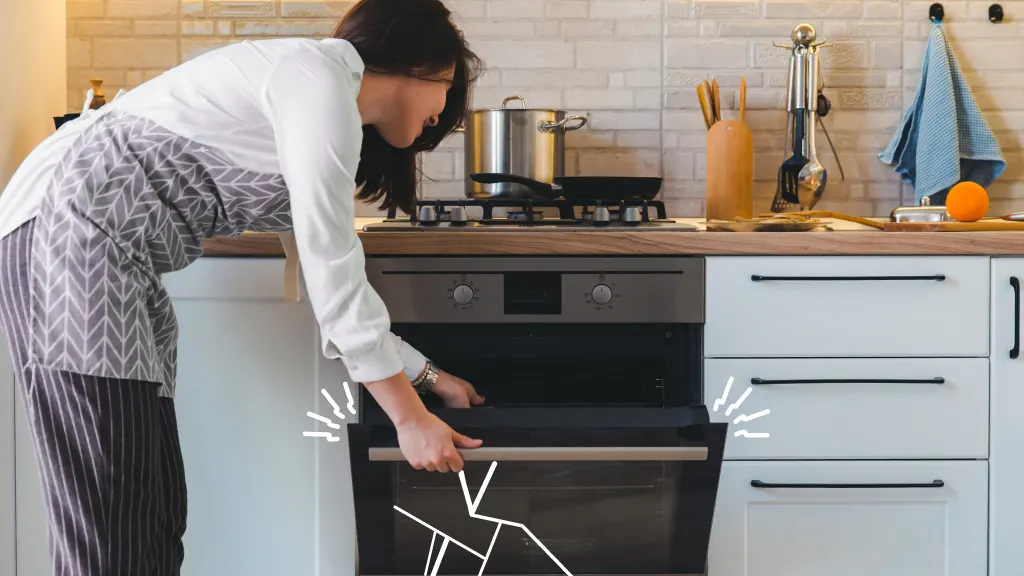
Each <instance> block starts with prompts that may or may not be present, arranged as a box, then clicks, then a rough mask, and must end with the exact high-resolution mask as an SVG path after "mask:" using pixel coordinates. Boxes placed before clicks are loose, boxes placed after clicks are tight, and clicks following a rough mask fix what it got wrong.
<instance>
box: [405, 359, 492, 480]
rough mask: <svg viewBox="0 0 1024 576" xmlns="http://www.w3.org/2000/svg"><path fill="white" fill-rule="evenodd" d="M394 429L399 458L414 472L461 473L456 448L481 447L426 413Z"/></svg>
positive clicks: (479, 442)
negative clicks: (400, 452) (399, 449)
mask: <svg viewBox="0 0 1024 576" xmlns="http://www.w3.org/2000/svg"><path fill="white" fill-rule="evenodd" d="M437 381H438V382H440V381H441V379H440V377H439V378H438V380H437ZM470 388H472V387H470ZM396 428H397V430H398V446H399V448H401V450H402V455H403V456H405V459H406V460H408V461H409V464H411V465H412V467H413V468H415V469H417V470H423V469H427V470H429V471H431V472H435V471H436V472H448V471H449V470H451V471H452V472H461V471H462V465H463V462H462V456H460V455H459V452H458V450H456V448H479V447H480V445H481V444H482V443H483V442H482V441H481V440H474V439H472V438H467V437H465V436H463V435H462V434H459V433H458V432H456V431H454V430H452V429H451V428H450V427H449V426H448V425H447V424H445V423H444V422H442V421H441V419H440V418H438V417H437V416H434V415H433V414H431V413H430V412H427V411H424V412H423V413H422V415H421V416H420V417H418V418H416V419H414V420H410V421H409V422H407V423H403V424H401V425H399V426H397V427H396Z"/></svg>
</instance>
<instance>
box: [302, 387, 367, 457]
mask: <svg viewBox="0 0 1024 576" xmlns="http://www.w3.org/2000/svg"><path fill="white" fill-rule="evenodd" d="M344 384H345V396H347V397H348V405H347V406H346V408H348V411H349V412H350V413H351V414H352V415H353V416H355V415H356V402H355V400H353V399H352V391H351V390H350V389H349V387H348V382H345V383H344ZM320 392H321V393H323V395H324V397H325V398H327V401H328V402H330V403H331V407H332V408H334V415H335V416H337V417H338V418H340V419H341V420H344V419H345V414H344V413H343V412H342V411H341V408H340V407H339V406H338V403H337V402H335V401H334V398H332V397H331V394H330V393H329V392H328V391H327V389H326V388H323V389H321V390H320ZM306 416H309V417H310V418H312V419H314V420H319V421H320V422H323V423H324V424H327V425H328V426H330V427H331V428H333V429H335V430H337V429H339V428H341V425H340V424H336V423H335V422H334V421H333V420H331V419H330V418H324V417H323V416H321V415H319V414H315V413H313V412H306ZM302 435H303V436H307V437H314V438H326V439H327V441H328V442H337V441H339V440H341V438H338V437H337V436H335V435H333V434H331V433H330V432H303V433H302Z"/></svg>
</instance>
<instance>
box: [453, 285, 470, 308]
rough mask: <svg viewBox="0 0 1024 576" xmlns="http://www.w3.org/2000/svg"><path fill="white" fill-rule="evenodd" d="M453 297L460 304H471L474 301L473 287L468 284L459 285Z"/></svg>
mask: <svg viewBox="0 0 1024 576" xmlns="http://www.w3.org/2000/svg"><path fill="white" fill-rule="evenodd" d="M452 296H453V297H454V298H455V301H456V302H458V303H459V304H469V303H470V302H472V301H473V296H474V293H473V287H472V286H469V285H468V284H459V285H458V286H456V287H455V290H454V291H453V292H452Z"/></svg>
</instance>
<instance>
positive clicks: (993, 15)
mask: <svg viewBox="0 0 1024 576" xmlns="http://www.w3.org/2000/svg"><path fill="white" fill-rule="evenodd" d="M988 19H989V21H990V22H993V23H995V24H998V23H1000V22H1002V21H1003V7H1002V6H1000V5H999V4H993V5H991V6H989V7H988Z"/></svg>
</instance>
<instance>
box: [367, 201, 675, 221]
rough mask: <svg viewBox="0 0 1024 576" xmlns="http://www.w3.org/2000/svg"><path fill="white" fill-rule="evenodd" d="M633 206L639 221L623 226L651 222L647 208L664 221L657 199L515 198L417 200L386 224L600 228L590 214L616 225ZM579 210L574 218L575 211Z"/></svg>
mask: <svg viewBox="0 0 1024 576" xmlns="http://www.w3.org/2000/svg"><path fill="white" fill-rule="evenodd" d="M631 207H637V208H639V209H640V210H639V212H640V220H639V221H636V222H624V224H634V225H640V224H649V223H651V222H652V220H651V217H650V209H651V208H653V209H654V210H655V211H656V214H657V216H656V218H657V219H658V220H662V221H665V220H668V215H667V214H666V210H665V203H664V202H662V201H660V200H639V199H637V200H633V199H628V200H625V199H624V200H612V201H608V200H576V199H574V200H569V199H565V198H558V199H552V200H546V199H517V198H485V199H473V198H466V199H458V200H420V201H417V202H416V213H415V214H411V215H410V216H409V219H408V220H400V219H399V218H398V217H397V215H398V209H397V208H396V207H394V206H393V207H391V208H389V209H388V215H387V221H388V222H399V221H408V222H410V223H412V224H419V225H428V226H429V225H433V224H438V223H440V222H450V224H451V225H453V226H456V225H459V224H464V223H466V222H472V223H474V224H479V225H485V226H486V225H521V226H576V225H602V224H608V223H609V222H606V221H595V219H594V215H595V213H596V212H597V211H598V210H603V209H607V211H608V219H609V220H610V221H611V222H619V215H620V214H624V213H625V212H626V209H627V208H631ZM424 208H428V210H426V211H425V212H426V213H427V214H431V215H432V216H433V217H432V218H431V219H429V220H422V219H421V218H420V217H419V214H420V213H423V212H424V210H423V209H424ZM453 208H454V209H455V210H454V211H455V212H457V213H459V214H460V215H461V216H460V218H458V219H456V220H455V221H453V220H452V219H451V214H452V212H453V210H452V209H453ZM467 208H480V209H481V210H482V217H481V218H479V219H472V218H469V217H468V216H467V215H466V209H467ZM496 208H511V209H512V210H510V211H508V212H506V215H505V217H495V215H494V210H495V209H496ZM544 208H555V209H557V210H558V217H557V218H544V217H543V214H542V210H543V209H544ZM577 209H581V214H580V215H579V216H577V214H576V210H577Z"/></svg>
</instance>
